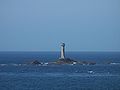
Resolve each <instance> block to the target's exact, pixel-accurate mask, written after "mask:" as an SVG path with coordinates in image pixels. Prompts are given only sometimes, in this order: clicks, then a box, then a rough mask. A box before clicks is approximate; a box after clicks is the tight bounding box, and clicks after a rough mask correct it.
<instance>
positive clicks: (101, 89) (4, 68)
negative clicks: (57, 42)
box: [0, 52, 120, 90]
mask: <svg viewBox="0 0 120 90" xmlns="http://www.w3.org/2000/svg"><path fill="white" fill-rule="evenodd" d="M66 56H67V57H69V58H72V59H75V60H78V61H79V60H81V61H93V62H96V63H97V64H96V65H50V66H49V65H48V66H33V65H26V64H25V63H27V62H30V61H32V60H38V61H41V62H51V61H55V60H57V59H58V58H59V52H0V90H120V64H119V63H120V52H67V53H66ZM111 62H112V63H117V64H108V63H111ZM19 64H22V65H19ZM89 71H93V73H89Z"/></svg>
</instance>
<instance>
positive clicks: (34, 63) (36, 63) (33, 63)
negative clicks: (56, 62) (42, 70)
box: [30, 60, 41, 65]
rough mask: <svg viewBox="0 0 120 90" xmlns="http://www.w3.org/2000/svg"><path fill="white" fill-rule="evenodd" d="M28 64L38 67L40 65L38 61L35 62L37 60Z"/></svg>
mask: <svg viewBox="0 0 120 90" xmlns="http://www.w3.org/2000/svg"><path fill="white" fill-rule="evenodd" d="M30 64H31V65H39V64H41V63H40V62H39V61H37V60H34V61H32V62H30Z"/></svg>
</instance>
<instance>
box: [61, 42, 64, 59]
mask: <svg viewBox="0 0 120 90" xmlns="http://www.w3.org/2000/svg"><path fill="white" fill-rule="evenodd" d="M60 59H65V43H61V57H60Z"/></svg>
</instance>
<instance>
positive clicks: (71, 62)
mask: <svg viewBox="0 0 120 90" xmlns="http://www.w3.org/2000/svg"><path fill="white" fill-rule="evenodd" d="M30 64H31V65H66V64H68V65H75V64H77V65H95V64H96V63H95V62H88V61H77V60H73V59H70V58H66V57H65V43H61V54H60V58H59V59H58V60H55V61H54V62H46V63H43V62H39V61H37V60H34V61H32V62H30Z"/></svg>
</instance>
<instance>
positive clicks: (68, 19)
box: [0, 0, 120, 51]
mask: <svg viewBox="0 0 120 90" xmlns="http://www.w3.org/2000/svg"><path fill="white" fill-rule="evenodd" d="M61 42H64V43H65V44H66V50H67V51H120V0H0V51H59V50H60V43H61Z"/></svg>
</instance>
